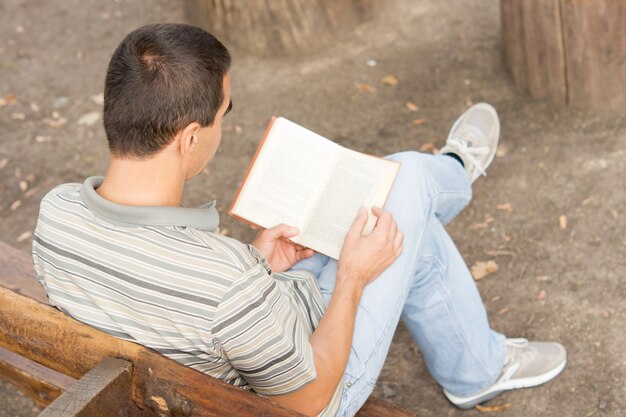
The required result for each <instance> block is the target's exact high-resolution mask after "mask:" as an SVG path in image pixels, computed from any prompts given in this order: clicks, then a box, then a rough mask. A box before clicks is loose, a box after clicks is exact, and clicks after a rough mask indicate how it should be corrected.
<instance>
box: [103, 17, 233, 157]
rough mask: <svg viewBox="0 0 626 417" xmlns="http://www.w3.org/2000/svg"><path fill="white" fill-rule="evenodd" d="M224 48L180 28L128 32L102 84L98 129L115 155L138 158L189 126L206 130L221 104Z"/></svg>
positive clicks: (205, 36) (191, 29)
mask: <svg viewBox="0 0 626 417" xmlns="http://www.w3.org/2000/svg"><path fill="white" fill-rule="evenodd" d="M229 68H230V54H229V53H228V50H227V49H226V48H225V47H224V45H222V44H221V43H220V41H218V40H217V39H216V38H215V37H214V36H213V35H211V34H210V33H207V32H205V31H204V30H202V29H200V28H197V27H194V26H189V25H184V24H154V25H147V26H143V27H141V28H139V29H137V30H135V31H133V32H131V33H130V34H129V35H128V36H126V38H124V40H123V41H122V42H121V43H120V45H119V46H118V47H117V49H116V50H115V53H114V54H113V56H112V57H111V62H110V63H109V67H108V70H107V74H106V80H105V83H104V129H105V131H106V135H107V140H108V142H109V149H110V150H111V153H112V154H113V155H115V156H128V157H134V158H139V159H144V158H147V157H149V156H152V155H154V154H155V153H157V152H159V151H160V150H161V149H163V148H164V147H165V146H167V145H168V144H169V143H171V141H172V139H173V138H174V135H175V134H176V133H177V132H179V131H180V130H181V129H183V128H184V127H185V126H187V125H188V124H189V123H192V122H198V123H199V124H200V125H201V126H210V125H212V124H213V122H214V121H215V115H216V113H217V111H218V109H219V108H220V106H221V105H222V103H223V101H224V87H223V80H224V76H225V75H226V73H227V72H228V70H229Z"/></svg>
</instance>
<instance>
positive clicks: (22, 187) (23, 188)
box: [19, 180, 28, 193]
mask: <svg viewBox="0 0 626 417" xmlns="http://www.w3.org/2000/svg"><path fill="white" fill-rule="evenodd" d="M19 186H20V191H21V192H23V193H24V192H26V190H28V182H26V181H24V180H22V181H20V182H19Z"/></svg>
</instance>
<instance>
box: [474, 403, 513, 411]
mask: <svg viewBox="0 0 626 417" xmlns="http://www.w3.org/2000/svg"><path fill="white" fill-rule="evenodd" d="M509 408H511V403H506V404H502V405H492V406H489V407H487V406H482V405H477V406H476V410H478V411H480V412H481V413H501V412H502V411H506V410H508V409H509Z"/></svg>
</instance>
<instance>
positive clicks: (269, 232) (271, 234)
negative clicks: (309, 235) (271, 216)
mask: <svg viewBox="0 0 626 417" xmlns="http://www.w3.org/2000/svg"><path fill="white" fill-rule="evenodd" d="M298 233H299V231H298V228H297V227H293V226H289V225H286V224H284V223H281V224H279V225H276V226H274V227H271V228H269V229H266V230H265V235H266V237H268V238H270V239H278V238H281V237H286V238H290V237H294V236H295V235H297V234H298Z"/></svg>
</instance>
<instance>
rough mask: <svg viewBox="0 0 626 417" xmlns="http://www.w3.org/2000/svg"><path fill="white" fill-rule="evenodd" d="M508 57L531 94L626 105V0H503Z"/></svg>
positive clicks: (579, 104)
mask: <svg viewBox="0 0 626 417" xmlns="http://www.w3.org/2000/svg"><path fill="white" fill-rule="evenodd" d="M501 13H502V37H503V44H504V60H505V63H506V65H507V67H508V69H509V71H510V72H511V76H512V78H513V81H514V82H515V84H517V85H519V86H521V87H522V88H523V89H525V90H526V91H528V92H529V94H530V95H531V97H533V98H542V99H547V100H549V101H551V102H553V103H555V104H567V105H572V106H576V107H590V108H612V109H624V108H626V89H625V88H624V86H625V85H626V25H624V22H625V21H626V1H624V0H593V1H589V0H501Z"/></svg>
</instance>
